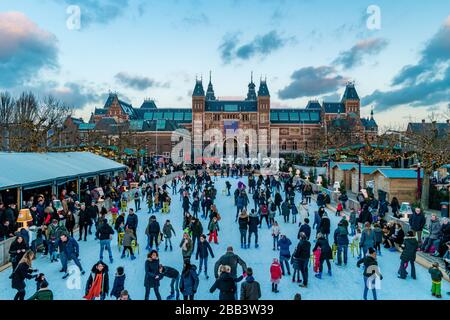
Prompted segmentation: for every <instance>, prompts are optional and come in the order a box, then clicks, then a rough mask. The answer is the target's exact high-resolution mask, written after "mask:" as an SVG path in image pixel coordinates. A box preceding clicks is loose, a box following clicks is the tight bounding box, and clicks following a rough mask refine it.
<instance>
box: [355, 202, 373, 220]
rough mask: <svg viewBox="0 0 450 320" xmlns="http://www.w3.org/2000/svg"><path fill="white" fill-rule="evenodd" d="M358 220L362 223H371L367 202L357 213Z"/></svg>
mask: <svg viewBox="0 0 450 320" xmlns="http://www.w3.org/2000/svg"><path fill="white" fill-rule="evenodd" d="M358 222H359V223H361V224H362V225H364V224H366V222H370V223H372V214H371V213H370V211H369V206H368V205H367V204H364V205H363V209H362V211H361V213H360V215H359V218H358Z"/></svg>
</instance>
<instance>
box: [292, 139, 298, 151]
mask: <svg viewBox="0 0 450 320" xmlns="http://www.w3.org/2000/svg"><path fill="white" fill-rule="evenodd" d="M297 149H298V146H297V141H296V140H294V141H292V150H294V151H297Z"/></svg>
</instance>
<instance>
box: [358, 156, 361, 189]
mask: <svg viewBox="0 0 450 320" xmlns="http://www.w3.org/2000/svg"><path fill="white" fill-rule="evenodd" d="M358 190H359V191H361V157H360V156H358Z"/></svg>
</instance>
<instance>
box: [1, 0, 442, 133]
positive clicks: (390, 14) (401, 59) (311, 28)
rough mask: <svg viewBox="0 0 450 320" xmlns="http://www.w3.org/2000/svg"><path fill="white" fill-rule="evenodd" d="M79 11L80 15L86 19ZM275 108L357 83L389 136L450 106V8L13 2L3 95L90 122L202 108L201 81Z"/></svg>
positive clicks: (362, 0)
mask: <svg viewBox="0 0 450 320" xmlns="http://www.w3.org/2000/svg"><path fill="white" fill-rule="evenodd" d="M78 13H79V14H78ZM210 71H211V72H212V82H213V84H214V89H215V94H216V96H217V97H230V96H233V97H237V96H240V97H244V96H245V95H246V93H247V86H248V83H249V81H250V75H251V72H252V71H253V73H254V79H255V82H256V84H257V86H258V84H259V80H260V78H261V77H264V78H266V77H267V83H268V86H269V90H270V93H271V101H272V108H276V107H297V108H298V107H305V106H306V104H307V102H308V100H310V99H319V100H320V101H323V100H324V101H338V100H340V97H341V95H342V93H343V91H344V89H345V84H346V83H347V82H348V81H354V82H355V85H356V89H357V91H358V93H359V96H360V97H361V103H362V109H361V114H362V116H368V115H369V114H370V111H371V109H372V108H374V112H375V119H376V120H377V122H378V123H379V125H380V127H398V126H402V125H404V124H405V123H407V122H408V121H410V120H416V121H420V120H421V119H425V118H426V117H428V116H429V115H430V114H431V113H432V112H437V113H442V112H448V109H449V108H450V104H449V101H450V2H448V1H441V0H430V1H410V0H397V1H381V0H380V1H376V0H371V1H366V0H358V1H356V0H355V1H339V0H322V1H321V0H279V1H275V0H215V1H211V0H210V1H207V0H164V1H154V0H147V1H144V0H111V1H110V0H98V1H95V0H39V1H35V0H21V1H16V0H2V1H0V91H4V90H7V91H10V92H11V93H13V94H14V95H17V94H19V93H20V92H21V91H23V90H32V91H33V92H36V93H37V94H38V95H39V96H45V95H48V94H52V95H54V96H56V97H57V98H59V99H61V100H62V101H64V102H66V103H67V104H69V105H70V106H71V107H73V109H74V114H75V115H76V116H82V117H84V118H85V119H86V120H87V119H88V117H89V115H90V113H91V112H92V111H93V110H94V108H95V107H98V108H100V107H103V105H104V102H105V100H106V96H107V94H108V92H110V91H113V92H117V93H118V94H119V96H120V98H121V99H123V100H125V101H127V102H131V103H132V105H133V106H134V107H139V106H140V105H141V104H142V102H143V100H144V99H145V98H152V99H155V100H156V102H157V105H158V106H160V107H191V93H192V90H193V88H194V84H195V79H196V77H199V78H200V77H203V80H204V81H203V82H204V86H205V87H206V86H207V83H208V77H209V72H210Z"/></svg>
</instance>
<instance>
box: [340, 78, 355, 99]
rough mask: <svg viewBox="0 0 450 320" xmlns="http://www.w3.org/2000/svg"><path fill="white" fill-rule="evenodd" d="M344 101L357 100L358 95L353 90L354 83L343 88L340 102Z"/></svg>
mask: <svg viewBox="0 0 450 320" xmlns="http://www.w3.org/2000/svg"><path fill="white" fill-rule="evenodd" d="M346 100H359V96H358V93H357V92H356V89H355V83H354V82H348V83H347V85H346V87H345V92H344V95H343V96H342V102H344V101H346Z"/></svg>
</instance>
